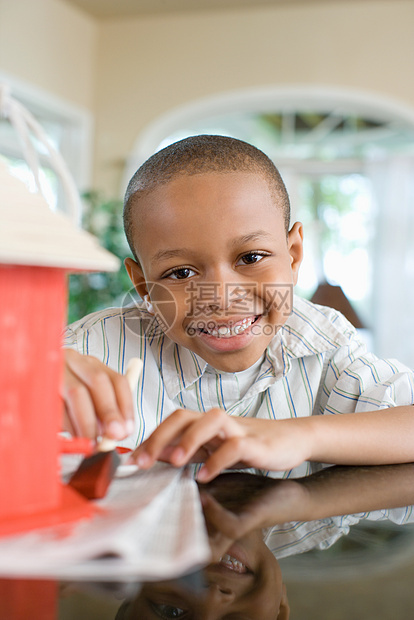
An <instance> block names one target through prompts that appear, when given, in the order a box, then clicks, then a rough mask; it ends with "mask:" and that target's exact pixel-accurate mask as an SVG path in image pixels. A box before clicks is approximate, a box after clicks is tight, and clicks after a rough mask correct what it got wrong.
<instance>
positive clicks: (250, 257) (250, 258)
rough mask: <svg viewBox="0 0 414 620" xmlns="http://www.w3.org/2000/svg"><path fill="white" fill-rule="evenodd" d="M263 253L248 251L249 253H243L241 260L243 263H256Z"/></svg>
mask: <svg viewBox="0 0 414 620" xmlns="http://www.w3.org/2000/svg"><path fill="white" fill-rule="evenodd" d="M263 256H264V254H258V252H250V253H249V254H245V255H244V256H242V257H241V260H242V261H243V263H244V264H245V265H253V264H254V263H258V262H259V261H260V260H261V259H262V258H263Z"/></svg>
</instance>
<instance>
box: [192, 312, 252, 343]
mask: <svg viewBox="0 0 414 620" xmlns="http://www.w3.org/2000/svg"><path fill="white" fill-rule="evenodd" d="M260 316H261V315H260V314H257V315H255V316H249V317H246V318H244V319H242V320H240V321H237V322H236V323H231V322H230V323H221V324H217V323H213V321H211V325H210V323H207V324H206V325H204V326H203V327H198V326H197V330H198V331H199V332H200V333H202V334H207V335H208V336H213V337H214V338H233V337H234V336H240V335H241V334H243V333H244V332H245V331H246V330H247V329H248V328H249V327H251V326H252V325H254V323H256V321H258V320H259V318H260Z"/></svg>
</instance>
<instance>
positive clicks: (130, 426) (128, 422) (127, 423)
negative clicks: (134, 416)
mask: <svg viewBox="0 0 414 620" xmlns="http://www.w3.org/2000/svg"><path fill="white" fill-rule="evenodd" d="M125 428H126V432H127V433H128V435H132V433H133V432H134V430H135V424H134V420H131V419H130V418H128V420H126V421H125Z"/></svg>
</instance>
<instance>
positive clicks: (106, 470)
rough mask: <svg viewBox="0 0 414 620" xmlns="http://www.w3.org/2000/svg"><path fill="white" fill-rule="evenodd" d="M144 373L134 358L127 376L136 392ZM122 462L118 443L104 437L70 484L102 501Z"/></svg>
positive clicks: (140, 363)
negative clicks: (117, 446) (117, 448)
mask: <svg viewBox="0 0 414 620" xmlns="http://www.w3.org/2000/svg"><path fill="white" fill-rule="evenodd" d="M141 372H142V360H140V359H139V358H138V357H134V358H132V359H131V360H130V362H129V363H128V366H127V370H126V373H125V376H126V378H127V380H128V383H129V387H130V388H131V391H132V392H134V390H135V388H136V386H137V383H138V379H139V377H140V375H141ZM120 462H121V459H120V456H119V454H118V452H117V450H116V441H114V440H113V439H110V438H109V437H102V438H101V439H100V440H99V441H98V442H97V445H96V452H95V453H94V454H92V455H91V456H87V457H86V458H84V459H83V461H82V462H81V464H80V465H79V467H78V469H77V470H76V471H75V473H74V474H73V475H72V476H71V478H70V480H69V482H68V484H69V486H71V487H72V488H73V489H75V490H76V491H77V492H78V493H80V494H81V495H83V496H84V497H86V498H87V499H100V498H102V497H104V495H105V494H106V491H107V489H108V487H109V485H110V483H111V481H112V479H113V477H114V475H115V472H116V470H117V468H118V466H119V464H120Z"/></svg>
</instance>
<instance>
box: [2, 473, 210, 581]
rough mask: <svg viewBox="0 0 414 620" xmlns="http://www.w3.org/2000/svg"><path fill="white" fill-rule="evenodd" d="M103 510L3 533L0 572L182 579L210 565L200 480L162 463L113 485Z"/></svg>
mask: <svg viewBox="0 0 414 620" xmlns="http://www.w3.org/2000/svg"><path fill="white" fill-rule="evenodd" d="M97 504H98V506H99V507H101V508H103V509H104V510H103V511H102V512H101V513H98V514H96V515H95V516H93V517H92V519H87V520H82V521H78V522H76V523H75V524H71V525H70V526H68V525H60V526H54V527H50V528H45V529H42V530H36V531H33V532H29V533H25V534H21V535H18V536H11V537H7V538H0V575H8V576H10V575H28V576H30V575H36V576H38V575H41V576H53V577H55V578H61V579H101V580H117V579H135V580H151V579H164V578H169V577H175V576H177V575H178V574H182V573H184V572H187V571H190V570H193V569H196V568H198V567H200V566H201V565H203V564H206V563H208V561H209V559H210V547H209V543H208V536H207V532H206V529H205V524H204V517H203V513H202V508H201V504H200V499H199V494H198V489H197V485H196V483H195V481H194V479H193V477H192V476H191V475H190V473H189V472H188V471H186V470H180V469H175V468H173V467H170V466H168V465H163V464H158V465H156V466H155V467H154V468H152V469H151V470H149V471H146V472H144V471H142V472H137V473H135V474H134V475H132V476H129V477H126V478H117V479H114V481H113V482H112V483H111V486H110V488H109V491H108V494H107V496H106V497H105V498H104V499H103V500H100V501H99V502H97Z"/></svg>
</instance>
